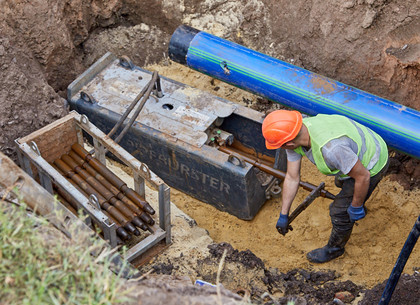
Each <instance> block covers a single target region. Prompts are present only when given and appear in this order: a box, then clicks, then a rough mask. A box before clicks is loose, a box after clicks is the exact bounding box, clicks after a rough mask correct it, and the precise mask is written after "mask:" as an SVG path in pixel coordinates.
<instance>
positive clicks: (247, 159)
mask: <svg viewBox="0 0 420 305" xmlns="http://www.w3.org/2000/svg"><path fill="white" fill-rule="evenodd" d="M219 150H220V151H222V152H224V153H227V154H231V155H233V156H235V157H236V158H238V159H242V160H244V161H245V162H248V163H249V164H251V165H253V166H255V167H257V168H259V169H260V170H262V171H263V172H266V173H267V174H270V175H272V176H274V177H276V178H279V179H282V180H284V178H286V173H285V172H282V171H280V170H278V169H274V168H272V167H270V166H268V165H266V164H263V163H261V162H260V161H259V160H258V159H254V158H250V157H248V156H244V155H242V154H240V153H238V152H236V151H233V150H231V149H229V148H227V147H226V146H220V147H219ZM299 185H300V186H301V187H302V188H304V189H305V190H307V191H311V192H312V191H313V190H314V189H316V188H317V186H316V185H313V184H311V183H308V182H304V181H300V182H299ZM320 195H321V196H322V197H325V198H328V199H332V200H334V199H335V195H334V194H331V193H330V192H328V191H326V190H321V192H320Z"/></svg>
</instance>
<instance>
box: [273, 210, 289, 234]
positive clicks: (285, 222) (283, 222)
mask: <svg viewBox="0 0 420 305" xmlns="http://www.w3.org/2000/svg"><path fill="white" fill-rule="evenodd" d="M276 229H277V231H278V232H279V233H280V234H282V235H286V233H287V232H289V216H288V215H285V214H282V213H280V217H279V220H277V224H276Z"/></svg>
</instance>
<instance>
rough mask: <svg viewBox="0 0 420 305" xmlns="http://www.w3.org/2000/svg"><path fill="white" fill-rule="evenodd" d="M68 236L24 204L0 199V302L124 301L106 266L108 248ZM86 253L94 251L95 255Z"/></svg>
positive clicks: (118, 280)
mask: <svg viewBox="0 0 420 305" xmlns="http://www.w3.org/2000/svg"><path fill="white" fill-rule="evenodd" d="M68 230H69V232H70V233H72V232H73V234H72V236H77V238H74V239H72V240H70V239H68V238H67V237H65V235H64V234H62V233H61V232H59V231H58V230H56V229H54V228H52V226H51V225H49V224H48V222H47V221H46V220H45V219H42V218H39V217H35V216H32V217H28V212H27V211H26V210H25V206H24V205H22V206H21V207H19V208H17V207H11V204H10V203H7V202H3V201H0V262H1V263H0V303H1V304H31V305H37V304H118V303H122V302H124V301H128V300H127V297H126V296H125V294H124V290H123V289H122V288H123V287H122V285H123V283H124V281H123V280H121V277H120V276H119V275H115V274H114V273H112V272H111V271H110V270H109V266H110V256H112V255H111V252H110V250H109V249H103V247H102V246H101V244H102V245H103V243H102V242H100V240H98V239H97V238H95V237H90V236H86V237H85V238H88V239H90V242H89V243H88V244H89V246H86V243H84V244H82V242H78V240H84V238H83V236H78V235H77V234H80V233H76V232H75V231H74V229H72V228H68ZM91 253H97V254H98V255H96V256H95V257H94V256H92V255H91Z"/></svg>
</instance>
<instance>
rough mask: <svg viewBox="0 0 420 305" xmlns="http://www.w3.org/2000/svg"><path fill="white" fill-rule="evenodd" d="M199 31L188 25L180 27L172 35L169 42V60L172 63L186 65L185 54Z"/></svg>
mask: <svg viewBox="0 0 420 305" xmlns="http://www.w3.org/2000/svg"><path fill="white" fill-rule="evenodd" d="M199 32H200V31H199V30H197V29H194V28H192V27H190V26H188V25H185V24H183V25H180V26H179V27H178V28H177V29H176V30H175V32H174V33H173V34H172V37H171V40H170V41H169V47H168V53H169V58H170V59H172V60H173V61H175V62H177V63H180V64H183V65H185V64H186V63H187V52H188V48H189V47H190V43H191V41H192V40H193V38H194V37H195V35H196V34H197V33H199Z"/></svg>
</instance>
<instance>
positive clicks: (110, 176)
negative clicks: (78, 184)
mask: <svg viewBox="0 0 420 305" xmlns="http://www.w3.org/2000/svg"><path fill="white" fill-rule="evenodd" d="M71 148H72V149H73V150H74V151H75V152H76V153H77V154H78V155H79V156H80V157H82V158H83V159H84V160H85V161H86V162H88V163H89V165H90V166H92V167H93V168H94V169H95V170H96V171H97V172H98V173H100V174H101V175H102V176H104V177H105V178H106V179H107V180H108V181H109V182H111V183H112V184H113V185H114V186H115V187H116V188H118V189H119V190H120V191H122V192H123V193H124V194H126V195H127V197H128V198H130V199H131V200H132V201H133V202H134V203H135V204H137V205H138V206H139V207H140V208H142V209H143V210H144V211H145V212H147V213H149V214H150V215H154V214H155V210H154V209H153V208H152V207H151V206H150V205H149V203H147V202H146V201H145V200H144V198H142V197H141V196H140V195H139V194H138V193H137V192H135V191H134V190H132V189H131V188H129V187H128V186H127V184H126V183H125V182H124V181H122V180H121V179H120V178H118V177H117V176H116V175H115V174H114V173H113V172H112V171H110V170H109V169H108V168H107V167H106V166H105V165H103V164H102V163H101V162H99V161H98V160H97V159H96V158H94V157H93V156H92V155H90V154H89V153H88V152H87V151H86V150H85V149H84V148H83V147H82V146H81V145H80V144H79V143H75V144H73V145H72V147H71Z"/></svg>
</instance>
